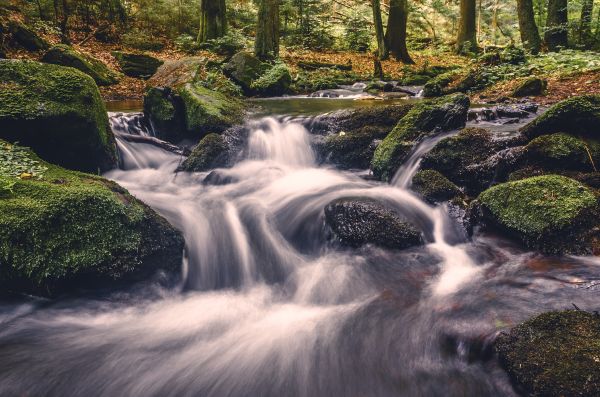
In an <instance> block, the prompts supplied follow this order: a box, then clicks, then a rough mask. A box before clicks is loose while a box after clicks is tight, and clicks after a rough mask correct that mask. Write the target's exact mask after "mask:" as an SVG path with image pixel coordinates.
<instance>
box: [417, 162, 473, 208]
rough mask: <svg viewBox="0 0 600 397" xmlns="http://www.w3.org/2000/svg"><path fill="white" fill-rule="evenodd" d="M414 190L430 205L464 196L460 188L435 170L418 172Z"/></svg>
mask: <svg viewBox="0 0 600 397" xmlns="http://www.w3.org/2000/svg"><path fill="white" fill-rule="evenodd" d="M412 189H413V190H414V191H415V192H417V193H419V194H420V195H421V196H423V198H425V199H426V200H427V201H429V202H430V203H438V202H443V201H449V200H452V199H454V198H456V197H459V196H461V195H462V192H461V191H460V189H459V188H458V186H456V185H455V184H454V183H452V182H450V181H449V180H448V178H446V177H445V176H444V175H442V174H440V173H439V172H437V171H435V170H421V171H419V172H417V173H416V174H415V176H414V177H413V180H412Z"/></svg>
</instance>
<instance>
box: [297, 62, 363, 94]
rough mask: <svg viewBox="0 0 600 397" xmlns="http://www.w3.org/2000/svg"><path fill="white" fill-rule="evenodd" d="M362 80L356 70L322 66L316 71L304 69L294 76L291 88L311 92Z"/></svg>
mask: <svg viewBox="0 0 600 397" xmlns="http://www.w3.org/2000/svg"><path fill="white" fill-rule="evenodd" d="M358 80H360V76H359V75H357V74H356V73H355V72H352V71H347V70H339V69H335V68H320V69H317V70H314V71H307V70H302V71H300V72H299V73H298V75H297V76H296V77H295V78H294V81H293V82H292V86H291V90H292V91H293V92H296V93H300V94H309V93H313V92H316V91H320V90H329V89H334V88H338V87H339V86H340V85H343V84H353V83H355V82H356V81H358Z"/></svg>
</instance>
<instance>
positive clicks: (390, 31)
mask: <svg viewBox="0 0 600 397" xmlns="http://www.w3.org/2000/svg"><path fill="white" fill-rule="evenodd" d="M407 20H408V1H407V0H390V14H389V17H388V25H387V31H386V33H385V38H386V42H387V46H388V48H389V51H390V52H391V53H392V54H393V55H394V57H395V58H396V60H398V61H402V62H404V63H409V64H413V63H415V61H413V60H412V58H411V57H410V54H409V53H408V49H407V48H406V22H407Z"/></svg>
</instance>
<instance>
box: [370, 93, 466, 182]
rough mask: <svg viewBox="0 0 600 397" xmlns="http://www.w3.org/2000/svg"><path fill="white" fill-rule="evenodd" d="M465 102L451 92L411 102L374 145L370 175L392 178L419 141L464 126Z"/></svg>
mask: <svg viewBox="0 0 600 397" xmlns="http://www.w3.org/2000/svg"><path fill="white" fill-rule="evenodd" d="M469 104H470V102H469V98H468V97H467V96H465V95H463V94H455V95H451V96H447V97H442V98H438V99H435V100H429V101H423V102H421V103H419V104H417V105H415V106H414V107H413V108H412V109H411V110H410V112H408V114H407V115H406V116H404V117H403V118H402V119H401V120H400V121H399V122H398V124H397V125H396V127H394V129H393V130H392V132H390V133H389V135H388V136H387V137H386V138H385V139H384V140H383V142H381V144H380V145H379V146H377V149H376V150H375V155H374V156H373V160H372V161H371V168H372V170H373V174H374V175H375V176H376V177H377V178H378V179H381V180H388V179H390V178H392V177H393V176H394V173H395V171H396V170H397V169H398V168H399V167H400V165H401V164H402V163H403V162H404V160H405V159H406V158H407V156H408V155H409V154H410V151H411V150H412V148H413V147H414V146H415V145H416V144H417V143H418V142H419V141H420V140H422V139H423V138H425V137H427V136H431V135H433V134H435V133H438V132H440V131H449V130H452V129H456V128H460V127H462V126H464V125H465V122H466V120H467V112H468V110H469Z"/></svg>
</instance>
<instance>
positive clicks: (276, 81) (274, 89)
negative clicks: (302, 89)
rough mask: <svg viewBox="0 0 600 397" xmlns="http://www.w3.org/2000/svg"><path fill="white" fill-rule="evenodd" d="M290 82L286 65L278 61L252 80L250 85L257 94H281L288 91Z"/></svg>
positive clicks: (290, 77) (290, 78)
mask: <svg viewBox="0 0 600 397" xmlns="http://www.w3.org/2000/svg"><path fill="white" fill-rule="evenodd" d="M291 84H292V75H291V74H290V70H289V69H288V67H287V65H286V64H284V63H278V64H275V65H274V66H273V67H271V68H270V69H269V70H267V71H266V72H265V73H264V74H262V75H261V76H260V77H259V78H258V79H256V80H254V81H253V82H252V83H251V85H250V87H251V90H252V92H255V93H257V94H258V95H262V96H281V95H283V94H287V93H288V92H289V90H290V85H291Z"/></svg>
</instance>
